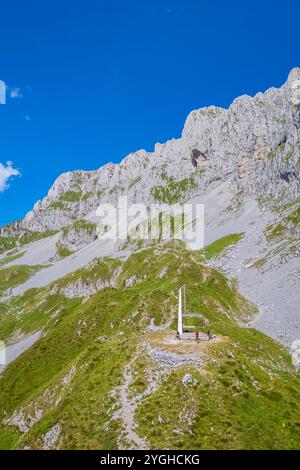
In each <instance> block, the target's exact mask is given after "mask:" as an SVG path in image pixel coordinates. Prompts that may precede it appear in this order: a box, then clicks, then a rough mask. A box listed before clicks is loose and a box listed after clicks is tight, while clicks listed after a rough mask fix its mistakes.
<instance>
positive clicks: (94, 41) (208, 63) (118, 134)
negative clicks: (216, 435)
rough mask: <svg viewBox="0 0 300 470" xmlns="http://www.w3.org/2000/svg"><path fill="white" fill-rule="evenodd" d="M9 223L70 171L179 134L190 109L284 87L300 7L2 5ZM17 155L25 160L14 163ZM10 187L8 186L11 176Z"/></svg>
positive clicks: (0, 153)
mask: <svg viewBox="0 0 300 470" xmlns="http://www.w3.org/2000/svg"><path fill="white" fill-rule="evenodd" d="M0 11H1V28H0V80H4V81H5V82H6V83H7V85H8V87H9V89H8V95H12V96H11V97H10V96H9V97H8V99H7V104H6V105H0V163H1V164H2V167H1V165H0V178H1V175H2V180H3V174H4V171H6V172H7V171H9V168H17V169H19V171H20V172H21V174H22V175H21V176H14V177H12V178H11V179H10V180H9V186H10V187H9V188H8V189H6V190H5V191H3V189H4V188H3V184H2V192H0V207H1V210H0V224H5V223H7V222H10V221H12V220H16V219H19V218H21V217H22V216H23V215H24V214H25V213H26V212H27V211H28V210H30V209H31V208H32V206H33V204H34V203H35V202H36V201H37V200H38V199H40V198H42V197H43V196H45V195H46V193H47V192H48V189H49V187H50V186H51V184H52V183H53V181H54V180H55V178H56V177H57V176H58V175H60V174H61V173H62V172H64V171H68V170H74V169H86V170H90V169H96V168H98V167H100V166H101V165H103V164H105V163H106V162H108V161H113V162H118V161H120V160H121V159H122V158H123V157H124V156H126V155H127V154H128V153H130V152H131V151H135V150H137V149H140V148H145V149H146V150H152V149H153V146H154V144H155V142H157V141H160V142H163V141H165V140H167V139H169V138H173V137H179V136H180V133H181V130H182V127H183V124H184V121H185V118H186V116H187V114H188V113H189V112H190V111H191V110H192V109H196V108H200V107H202V106H207V105H210V104H215V105H218V106H224V107H228V106H229V105H230V103H231V102H232V100H233V99H234V98H235V97H236V96H238V95H241V94H245V93H247V94H250V95H253V94H255V93H256V92H258V91H263V90H265V89H266V88H268V87H270V86H273V85H274V86H280V85H281V84H282V83H283V82H284V81H285V80H286V78H287V75H288V72H289V70H290V69H291V68H292V67H294V66H299V65H300V49H299V17H300V6H299V2H297V1H291V0H286V1H285V2H279V1H272V2H271V1H263V0H260V1H256V0H252V1H251V2H250V1H243V2H230V1H227V2H225V1H205V2H204V1H196V0H168V1H166V0H151V1H150V0H143V1H142V0H140V1H136V0H127V1H125V0H124V1H121V0H119V1H118V0H110V1H105V0H98V1H96V0H95V1H93V0H85V1H76V0H72V1H68V0H59V1H56V0H51V1H33V0H32V1H31V0H26V2H25V1H18V0H14V2H4V1H3V2H1V9H0ZM10 161H12V162H13V167H8V168H7V166H6V163H7V162H10ZM0 190H1V181H0Z"/></svg>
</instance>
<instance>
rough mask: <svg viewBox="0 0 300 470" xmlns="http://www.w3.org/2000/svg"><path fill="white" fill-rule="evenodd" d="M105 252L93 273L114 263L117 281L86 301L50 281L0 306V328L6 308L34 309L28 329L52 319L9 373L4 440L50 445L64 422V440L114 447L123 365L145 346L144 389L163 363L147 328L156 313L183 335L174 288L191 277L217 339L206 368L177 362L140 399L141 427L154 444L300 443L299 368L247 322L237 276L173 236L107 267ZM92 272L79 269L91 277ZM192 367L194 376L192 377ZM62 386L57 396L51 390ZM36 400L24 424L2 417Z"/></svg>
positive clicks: (138, 383) (7, 444) (4, 382)
mask: <svg viewBox="0 0 300 470" xmlns="http://www.w3.org/2000/svg"><path fill="white" fill-rule="evenodd" d="M105 261H106V260H102V261H101V260H98V261H97V262H96V263H95V265H91V266H89V267H88V268H87V271H88V270H91V273H92V272H93V271H94V274H95V273H97V270H98V276H99V277H100V276H102V275H103V273H107V269H108V271H109V273H110V274H111V273H112V272H114V273H115V272H116V269H117V275H118V276H117V278H116V282H115V285H116V287H115V288H111V287H109V288H106V289H103V290H101V291H99V292H98V293H97V294H95V295H94V296H92V297H91V298H90V299H89V300H88V301H86V302H84V303H81V301H80V300H79V299H72V300H70V299H69V300H67V299H65V298H63V296H61V295H53V294H52V295H49V293H50V292H49V289H50V288H49V287H48V288H44V289H36V290H34V291H31V292H28V293H26V294H25V295H24V296H22V297H20V298H17V299H12V300H11V302H14V303H8V304H5V305H4V306H1V305H0V312H1V308H2V309H6V311H5V312H4V311H3V315H2V316H1V313H0V331H2V325H4V323H3V324H2V323H1V322H2V321H3V322H5V321H6V320H5V319H6V318H7V315H9V316H11V317H12V320H11V321H12V322H16V321H18V322H21V321H22V318H24V319H25V318H27V320H26V325H27V326H28V329H30V328H33V325H34V327H35V328H40V327H41V326H42V325H43V328H44V334H43V337H42V338H41V339H40V340H39V341H37V342H36V343H35V344H34V346H33V347H32V348H30V350H28V351H26V352H25V353H24V354H22V355H21V356H20V357H18V358H17V359H16V360H15V361H14V362H13V363H11V364H10V365H9V366H8V367H7V368H6V369H5V371H4V372H3V374H2V375H1V378H0V381H1V394H0V422H1V425H0V448H24V447H25V446H26V447H29V448H31V449H38V448H42V447H43V445H44V436H45V433H46V432H48V431H49V430H50V429H51V428H52V427H53V426H55V425H57V424H59V425H60V426H61V429H62V432H61V435H60V436H59V441H58V443H59V446H60V447H62V448H64V449H105V450H111V449H116V448H117V447H118V442H120V436H121V435H122V430H123V428H122V422H121V421H120V418H119V414H118V410H119V396H118V393H119V387H120V385H121V384H122V383H123V380H124V379H123V373H124V368H125V366H126V365H128V363H129V361H130V360H131V359H132V358H133V357H134V355H137V359H136V361H135V362H134V364H133V368H132V383H131V384H130V386H129V394H130V396H131V397H133V396H135V395H136V394H139V393H143V392H144V391H145V389H146V388H147V385H148V380H149V372H153V371H155V367H156V366H155V365H154V364H153V363H152V360H151V358H150V357H149V356H148V355H147V353H146V352H145V351H144V349H143V346H142V345H143V342H145V341H147V338H148V336H147V335H148V332H147V327H148V326H149V323H150V320H152V319H154V321H155V324H156V325H157V326H162V327H163V326H164V325H166V323H167V324H168V325H169V324H170V323H171V324H172V328H173V331H174V335H175V331H176V312H177V302H178V288H179V287H180V286H182V284H184V283H186V284H187V293H188V310H189V311H191V312H198V313H201V314H202V315H203V316H204V317H205V318H206V319H207V320H208V321H209V329H210V330H211V331H212V333H213V334H214V335H216V336H217V337H218V338H220V339H221V340H220V341H217V342H215V343H213V344H212V345H211V348H209V350H208V351H207V353H205V354H204V355H203V363H201V365H200V366H199V367H196V366H194V365H183V366H181V367H178V368H174V369H173V370H170V375H169V376H167V377H165V379H163V380H162V382H161V383H160V385H159V386H158V387H157V389H155V390H153V392H152V393H151V394H150V395H149V396H148V397H145V398H144V399H143V400H142V401H141V402H140V403H139V406H138V408H137V411H136V415H135V419H136V421H137V424H138V427H137V428H136V432H137V433H138V434H139V436H140V437H142V438H143V437H145V438H146V439H147V440H148V441H149V442H150V446H151V448H153V449H158V448H159V449H170V448H174V449H210V448H211V449H223V448H224V449H229V448H235V449H241V448H242V449H253V448H255V449H265V448H269V449H273V448H278V449H279V448H286V449H292V448H298V447H299V442H300V402H299V399H298V397H299V389H300V378H299V375H298V374H297V373H296V371H295V370H294V368H293V366H292V363H291V359H290V357H289V354H288V353H287V351H286V350H285V349H284V348H283V347H281V346H280V345H279V344H278V343H276V342H275V341H273V340H272V339H270V338H268V337H267V336H265V335H264V334H262V333H259V332H257V331H255V330H254V329H251V328H243V327H242V326H241V325H240V320H241V319H243V318H244V317H247V316H248V315H249V314H251V313H253V312H252V309H253V306H252V305H251V304H250V303H249V302H248V301H247V300H246V299H245V298H243V297H242V296H241V295H240V294H239V292H238V291H237V289H236V286H235V285H234V284H233V283H232V282H230V281H228V280H227V279H226V277H225V276H224V275H223V274H222V273H220V272H218V271H216V270H214V269H211V268H208V267H206V266H205V265H204V264H203V263H202V261H203V255H201V254H200V253H197V252H192V251H187V250H185V249H184V245H183V244H181V243H177V242H171V243H168V244H165V245H156V246H154V247H150V248H148V249H146V250H144V251H141V252H138V253H134V254H133V255H131V256H130V257H129V258H128V259H127V260H125V261H124V262H123V264H120V261H116V260H107V262H108V265H107V266H105V265H104V264H102V263H104V262H105ZM87 271H86V272H85V273H81V274H80V275H81V276H86V280H87V282H89V280H90V279H91V277H90V274H88V272H87ZM77 275H79V274H78V273H77ZM133 276H135V278H136V279H138V280H139V282H138V283H136V284H132V285H131V286H130V287H129V286H127V285H126V281H128V279H130V278H132V277H133ZM92 278H94V275H92ZM96 278H97V274H95V279H96ZM69 280H70V276H67V278H65V279H64V280H61V281H59V282H62V283H68V282H69ZM16 302H19V304H17V303H16ZM37 312H38V313H37ZM46 312H48V313H46ZM35 314H36V317H34V315H35ZM24 321H25V320H24ZM172 322H173V323H172ZM17 327H18V328H19V327H21V324H20V323H18V324H16V323H14V324H13V325H11V326H10V327H9V326H6V327H5V328H6V332H7V335H11V332H12V331H13V330H15V329H16V328H17ZM23 327H24V325H23ZM71 370H73V375H72V377H71V378H70V379H69V384H68V385H67V386H66V387H65V388H64V390H61V388H62V385H61V384H63V383H66V377H69V374H70V371H71ZM186 374H191V375H192V382H190V383H187V384H184V383H183V378H184V376H185V375H186ZM54 390H56V391H55V397H59V400H55V402H53V401H51V400H50V399H47V397H51V396H52V392H53V391H54ZM46 391H47V393H45V392H46ZM53 393H54V392H53ZM45 397H46V398H45ZM35 406H36V407H37V409H39V410H42V414H41V417H40V419H39V420H38V421H37V422H36V423H35V424H34V425H33V426H32V427H31V429H29V430H28V432H26V433H24V434H21V433H20V432H19V431H18V430H17V428H16V427H15V426H12V425H8V424H6V425H5V424H4V422H3V419H4V418H5V419H7V418H9V417H10V416H12V415H13V413H14V412H15V411H16V410H17V411H20V410H22V412H23V414H24V417H25V419H26V417H27V416H28V415H31V414H32V412H33V411H34V409H35Z"/></svg>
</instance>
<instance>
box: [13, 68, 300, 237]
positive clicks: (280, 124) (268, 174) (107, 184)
mask: <svg viewBox="0 0 300 470" xmlns="http://www.w3.org/2000/svg"><path fill="white" fill-rule="evenodd" d="M299 154H300V69H299V68H295V69H293V70H292V71H291V72H290V74H289V77H288V80H287V82H286V83H285V84H284V85H283V86H282V87H281V88H280V89H275V88H271V89H269V90H267V91H266V92H265V93H258V94H257V95H256V96H254V97H250V96H241V97H239V98H237V99H236V100H235V101H234V102H233V103H232V105H231V106H230V107H229V109H222V108H217V107H215V106H210V107H208V108H202V109H199V110H196V111H192V112H191V113H190V115H189V116H188V118H187V120H186V123H185V125H184V129H183V133H182V137H181V138H180V139H177V140H175V139H174V140H170V141H168V142H166V143H165V144H156V146H155V149H154V152H152V153H149V152H146V151H144V150H140V151H138V152H135V153H132V154H130V155H128V156H127V157H126V158H124V160H122V161H121V163H120V164H117V165H115V164H112V163H109V164H107V165H105V166H103V167H101V168H100V169H98V170H96V171H89V172H87V171H75V172H69V173H65V174H63V175H61V176H60V177H59V178H58V179H57V180H56V181H55V183H54V185H53V186H52V188H51V189H50V191H49V193H48V195H47V197H45V198H44V199H43V200H42V201H38V202H37V203H36V204H35V206H34V208H33V210H32V211H30V212H29V213H28V214H27V215H26V217H25V218H24V220H23V221H22V222H21V223H20V225H21V226H22V227H23V228H25V229H30V230H36V231H45V230H48V229H57V228H61V227H64V226H67V225H70V224H72V223H73V222H74V221H75V220H77V219H81V218H83V217H85V216H86V215H87V214H89V213H90V212H92V211H93V210H94V209H96V208H97V206H98V205H99V204H100V203H103V202H112V203H114V202H116V200H117V199H118V197H119V196H120V195H127V196H128V198H129V200H130V201H135V202H151V201H155V200H156V201H157V200H159V201H163V202H179V201H184V200H186V199H188V198H189V197H190V196H193V195H194V194H204V193H206V192H207V191H208V190H210V189H212V188H213V187H214V186H217V185H218V184H219V183H220V182H222V181H225V180H230V181H231V182H232V184H233V185H235V186H236V187H237V188H238V189H242V188H243V189H244V190H245V191H246V192H247V193H251V194H254V195H256V196H257V198H263V199H264V200H265V201H268V200H270V201H277V200H279V201H280V202H287V201H290V200H293V199H295V198H297V197H299V192H300V191H299Z"/></svg>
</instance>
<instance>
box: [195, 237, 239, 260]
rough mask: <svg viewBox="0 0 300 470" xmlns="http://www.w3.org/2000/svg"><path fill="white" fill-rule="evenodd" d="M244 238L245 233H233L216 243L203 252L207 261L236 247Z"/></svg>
mask: <svg viewBox="0 0 300 470" xmlns="http://www.w3.org/2000/svg"><path fill="white" fill-rule="evenodd" d="M243 237H244V233H232V234H230V235H225V236H224V237H222V238H219V239H218V240H216V241H214V242H213V243H211V244H210V245H208V246H207V247H206V248H204V249H203V250H202V253H203V254H204V256H205V257H206V258H207V259H211V258H214V257H216V256H219V255H220V254H221V253H223V252H224V251H225V250H226V249H227V248H229V247H231V246H233V245H235V244H236V243H238V242H239V241H240V240H241V239H242V238H243Z"/></svg>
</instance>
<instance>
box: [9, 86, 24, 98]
mask: <svg viewBox="0 0 300 470" xmlns="http://www.w3.org/2000/svg"><path fill="white" fill-rule="evenodd" d="M9 96H10V97H11V98H13V99H14V98H23V93H22V91H21V88H18V87H15V88H12V89H11V90H10V93H9Z"/></svg>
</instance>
